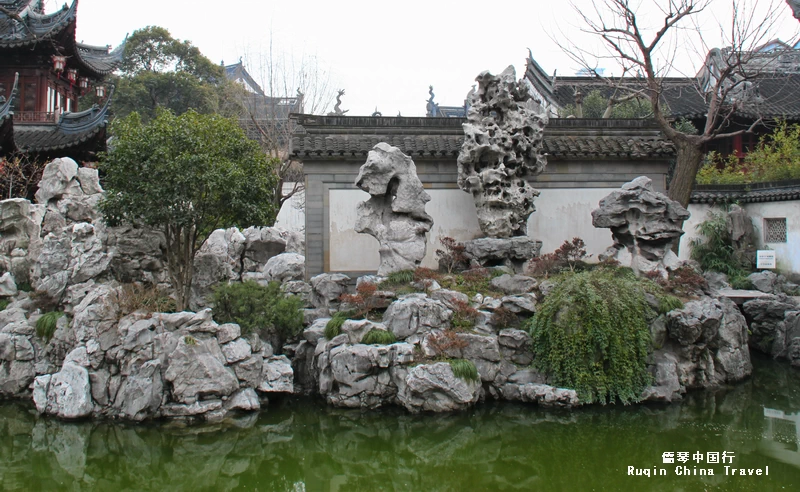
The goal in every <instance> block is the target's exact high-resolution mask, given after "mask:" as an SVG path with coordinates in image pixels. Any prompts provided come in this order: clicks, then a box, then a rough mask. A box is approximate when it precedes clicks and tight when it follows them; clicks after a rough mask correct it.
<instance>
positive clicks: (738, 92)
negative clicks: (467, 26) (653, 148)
mask: <svg viewBox="0 0 800 492" xmlns="http://www.w3.org/2000/svg"><path fill="white" fill-rule="evenodd" d="M729 54H730V50H729V49H727V48H726V49H722V50H720V49H713V50H711V51H709V53H708V55H707V57H706V60H705V61H704V63H703V66H702V67H701V68H700V70H699V71H698V73H697V75H695V76H694V77H667V78H664V79H662V84H663V89H664V91H663V93H662V100H663V103H664V105H665V106H666V108H667V110H668V112H669V117H670V118H672V119H674V120H678V119H686V120H688V121H689V122H691V123H692V124H693V125H694V126H695V128H698V129H702V128H704V127H705V124H706V114H707V113H708V102H707V100H708V93H709V91H711V90H713V88H714V86H715V82H716V81H717V80H718V79H719V78H720V77H721V76H722V75H721V73H722V71H723V69H724V68H725V67H726V66H727V65H726V61H725V60H726V57H727V56H729ZM743 58H745V59H746V62H745V63H743V65H742V66H741V67H738V68H737V70H736V71H735V73H732V74H729V75H727V77H728V80H729V84H730V87H733V88H734V89H731V90H729V91H726V94H725V101H724V104H726V105H728V106H729V107H730V108H731V114H730V115H728V118H727V121H726V122H725V124H724V126H723V127H722V128H721V129H720V130H721V133H733V132H736V131H738V130H747V129H750V128H751V127H753V128H752V132H748V133H744V134H739V135H736V136H733V137H729V138H722V139H716V140H713V141H711V142H709V143H708V144H707V145H706V148H705V149H704V150H705V151H706V152H708V151H716V152H719V153H720V154H721V155H723V156H727V155H732V154H734V155H738V156H739V157H742V156H744V155H745V154H746V153H747V152H749V151H750V149H752V148H754V146H755V145H756V144H757V142H758V140H759V138H760V137H761V136H762V135H764V134H766V133H769V132H771V129H772V127H774V123H775V122H776V121H787V122H789V123H797V122H800V98H798V97H797V94H798V91H800V42H798V43H795V44H794V45H789V44H786V43H784V42H782V41H780V40H773V41H770V42H769V43H766V44H764V45H763V46H761V47H759V48H758V49H756V50H755V51H753V52H747V53H745V55H744V56H743ZM525 78H526V79H527V80H528V81H529V82H530V84H531V86H532V87H533V89H534V90H535V91H536V93H537V94H538V96H539V98H540V99H541V100H542V101H543V102H544V103H545V104H547V105H548V106H549V107H550V108H551V111H552V113H553V116H558V115H559V113H560V112H561V111H562V110H564V109H565V108H568V107H569V108H572V109H576V108H580V107H581V102H582V99H583V98H585V97H586V96H587V95H588V94H590V93H591V92H593V91H598V92H599V93H600V94H601V95H602V96H603V97H604V98H609V97H612V96H614V97H620V96H625V95H626V94H630V93H633V92H637V91H641V89H642V86H643V85H642V84H643V83H642V79H641V78H639V77H597V76H593V75H588V74H581V75H576V76H560V75H556V74H555V73H553V75H548V74H547V73H546V72H545V71H544V69H542V67H541V66H540V65H539V64H538V63H537V62H536V60H534V59H533V55H532V54H530V53H529V57H528V60H527V67H526V72H525ZM578 116H579V117H580V115H578ZM754 123H757V124H756V125H754Z"/></svg>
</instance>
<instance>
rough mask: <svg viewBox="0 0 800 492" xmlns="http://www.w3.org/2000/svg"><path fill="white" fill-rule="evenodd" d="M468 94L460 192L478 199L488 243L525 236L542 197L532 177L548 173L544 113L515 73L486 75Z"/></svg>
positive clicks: (476, 201) (487, 73)
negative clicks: (530, 219)
mask: <svg viewBox="0 0 800 492" xmlns="http://www.w3.org/2000/svg"><path fill="white" fill-rule="evenodd" d="M475 80H476V81H477V82H478V90H477V91H475V92H473V93H470V96H468V97H469V99H470V100H469V104H470V109H469V113H468V114H467V123H464V137H465V140H464V144H463V145H462V147H461V153H460V154H459V156H458V186H459V187H460V188H461V189H462V190H464V191H466V192H469V193H472V196H473V198H474V199H475V207H476V209H477V213H478V222H479V224H480V226H481V230H482V231H483V233H484V234H485V235H486V236H489V237H511V236H524V235H525V234H526V232H527V220H528V216H529V215H530V214H531V213H533V211H534V210H536V208H535V207H534V205H533V200H534V198H535V197H537V196H538V195H539V192H538V191H537V190H536V189H534V188H533V187H532V186H531V185H530V184H528V181H527V179H528V177H529V176H535V175H537V174H540V173H541V172H542V171H544V168H545V166H547V160H546V158H545V156H544V155H543V153H542V137H543V135H542V134H543V131H544V127H545V125H546V124H547V120H548V118H547V113H546V112H543V111H541V108H540V106H539V104H538V103H537V102H536V101H534V99H533V97H532V96H531V94H530V92H529V91H528V88H527V86H526V85H525V83H524V81H522V80H520V81H519V82H517V81H516V73H515V72H514V67H513V66H509V67H508V68H506V69H505V70H504V71H503V72H502V73H501V74H500V75H497V76H495V75H492V74H490V73H489V72H482V73H481V74H480V75H478V77H477V78H476V79H475Z"/></svg>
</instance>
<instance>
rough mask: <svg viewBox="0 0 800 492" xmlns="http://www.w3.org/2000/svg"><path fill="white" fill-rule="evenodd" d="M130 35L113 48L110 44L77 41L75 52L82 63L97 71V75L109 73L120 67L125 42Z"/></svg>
mask: <svg viewBox="0 0 800 492" xmlns="http://www.w3.org/2000/svg"><path fill="white" fill-rule="evenodd" d="M127 42H128V36H127V35H126V36H125V39H124V40H122V42H121V43H120V44H119V45H118V46H117V47H116V48H114V49H113V50H111V51H109V46H108V45H107V46H92V45H89V44H84V43H78V42H76V43H75V54H76V55H77V58H78V60H79V61H80V63H81V64H82V65H83V66H85V67H86V68H88V69H89V70H91V71H93V72H95V73H96V74H97V75H107V74H109V73H111V72H113V71H114V70H116V69H117V67H119V65H120V63H122V57H123V55H124V54H125V44H126V43H127Z"/></svg>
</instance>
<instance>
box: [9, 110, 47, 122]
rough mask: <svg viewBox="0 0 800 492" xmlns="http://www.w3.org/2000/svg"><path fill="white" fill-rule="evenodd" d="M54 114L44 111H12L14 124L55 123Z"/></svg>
mask: <svg viewBox="0 0 800 492" xmlns="http://www.w3.org/2000/svg"><path fill="white" fill-rule="evenodd" d="M55 122H56V113H50V112H45V111H14V123H21V124H25V123H55Z"/></svg>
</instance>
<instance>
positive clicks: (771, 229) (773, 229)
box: [764, 217, 786, 243]
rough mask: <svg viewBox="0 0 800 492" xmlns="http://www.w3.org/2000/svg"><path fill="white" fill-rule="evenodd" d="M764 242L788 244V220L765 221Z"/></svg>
mask: <svg viewBox="0 0 800 492" xmlns="http://www.w3.org/2000/svg"><path fill="white" fill-rule="evenodd" d="M764 242H765V243H785V242H786V218H785V217H784V218H781V219H764Z"/></svg>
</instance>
